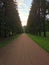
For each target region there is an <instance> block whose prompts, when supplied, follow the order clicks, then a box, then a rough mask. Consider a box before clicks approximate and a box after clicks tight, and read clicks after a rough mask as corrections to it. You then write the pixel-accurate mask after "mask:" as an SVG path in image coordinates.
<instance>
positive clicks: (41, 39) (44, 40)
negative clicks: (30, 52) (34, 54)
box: [28, 34, 49, 52]
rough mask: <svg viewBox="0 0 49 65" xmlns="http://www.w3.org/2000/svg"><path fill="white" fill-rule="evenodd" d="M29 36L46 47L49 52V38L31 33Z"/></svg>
mask: <svg viewBox="0 0 49 65" xmlns="http://www.w3.org/2000/svg"><path fill="white" fill-rule="evenodd" d="M28 36H29V37H30V38H31V39H32V40H34V41H35V42H36V43H37V44H38V45H40V46H41V47H42V48H43V49H45V50H46V51H47V52H49V38H44V37H39V36H34V35H31V34H28Z"/></svg>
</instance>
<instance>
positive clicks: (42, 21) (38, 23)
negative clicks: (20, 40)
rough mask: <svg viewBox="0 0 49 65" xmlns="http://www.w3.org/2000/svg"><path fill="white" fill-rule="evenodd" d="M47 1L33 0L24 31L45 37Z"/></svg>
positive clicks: (48, 9)
mask: <svg viewBox="0 0 49 65" xmlns="http://www.w3.org/2000/svg"><path fill="white" fill-rule="evenodd" d="M48 11H49V8H48V2H47V0H33V2H32V6H31V10H30V14H29V17H28V22H27V28H26V31H27V32H29V33H32V34H34V35H39V36H41V34H42V32H44V34H43V36H44V37H46V32H47V30H48V29H47V26H46V25H48V24H46V15H47V14H48Z"/></svg>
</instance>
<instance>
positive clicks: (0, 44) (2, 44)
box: [0, 35, 19, 48]
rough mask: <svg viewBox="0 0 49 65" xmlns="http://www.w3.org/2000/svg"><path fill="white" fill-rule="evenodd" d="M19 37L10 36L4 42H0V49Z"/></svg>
mask: <svg viewBox="0 0 49 65" xmlns="http://www.w3.org/2000/svg"><path fill="white" fill-rule="evenodd" d="M18 36H19V35H15V36H12V37H10V38H8V39H6V40H0V48H2V47H4V46H6V45H7V44H9V43H10V42H11V41H13V40H14V39H16V38H17V37H18Z"/></svg>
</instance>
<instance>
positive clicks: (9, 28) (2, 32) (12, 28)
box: [0, 0, 22, 37]
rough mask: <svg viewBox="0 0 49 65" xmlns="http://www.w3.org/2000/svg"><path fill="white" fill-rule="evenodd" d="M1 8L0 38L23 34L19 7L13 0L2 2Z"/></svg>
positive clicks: (3, 0)
mask: <svg viewBox="0 0 49 65" xmlns="http://www.w3.org/2000/svg"><path fill="white" fill-rule="evenodd" d="M1 3H3V6H2V7H1V6H0V37H9V36H11V34H10V33H11V32H12V35H15V34H18V33H21V29H22V26H21V22H20V18H19V14H18V10H17V5H16V4H15V2H14V1H13V0H1Z"/></svg>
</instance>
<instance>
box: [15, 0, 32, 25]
mask: <svg viewBox="0 0 49 65" xmlns="http://www.w3.org/2000/svg"><path fill="white" fill-rule="evenodd" d="M16 1H17V6H18V12H19V16H20V19H21V23H22V26H25V25H27V19H28V15H29V11H30V7H31V3H32V0H16Z"/></svg>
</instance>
